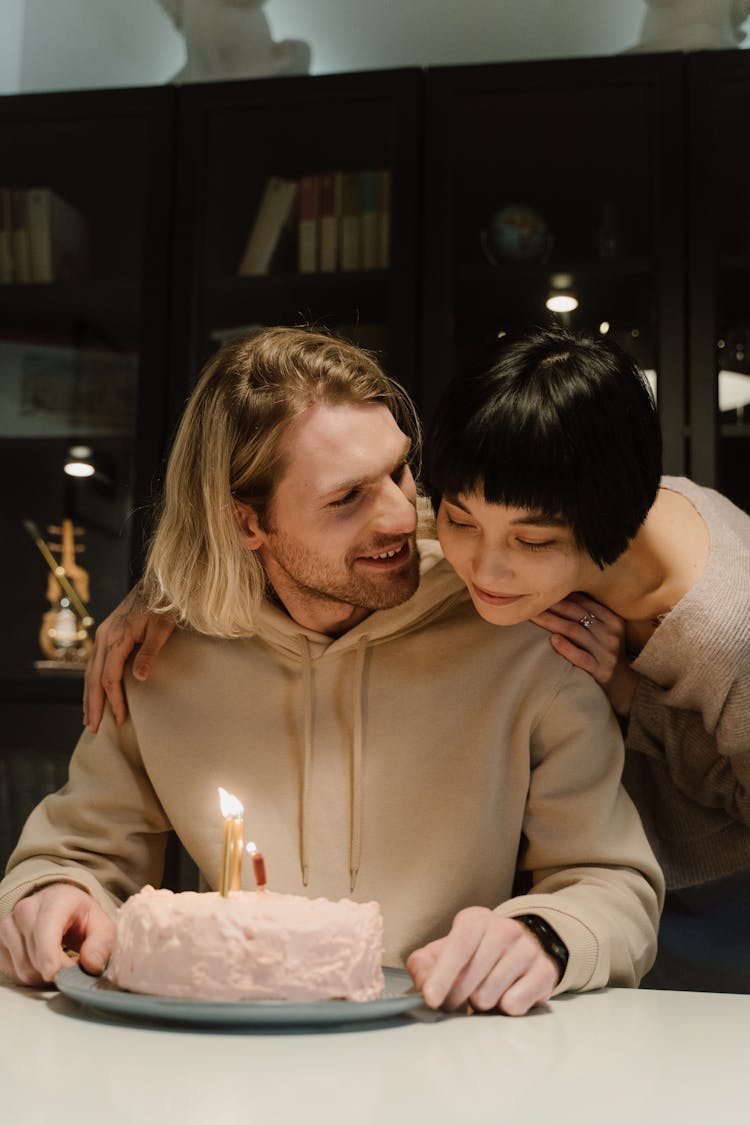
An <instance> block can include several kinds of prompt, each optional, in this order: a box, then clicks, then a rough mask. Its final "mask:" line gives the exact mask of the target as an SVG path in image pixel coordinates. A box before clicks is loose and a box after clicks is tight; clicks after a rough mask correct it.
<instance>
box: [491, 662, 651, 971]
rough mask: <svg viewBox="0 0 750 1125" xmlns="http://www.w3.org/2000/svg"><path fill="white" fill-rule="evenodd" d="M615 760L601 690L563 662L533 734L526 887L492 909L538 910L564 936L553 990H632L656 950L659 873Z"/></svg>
mask: <svg viewBox="0 0 750 1125" xmlns="http://www.w3.org/2000/svg"><path fill="white" fill-rule="evenodd" d="M623 757H624V752H623V744H622V737H621V735H620V731H619V727H618V724H617V721H616V719H615V717H614V715H613V713H612V711H611V709H610V707H609V704H608V702H607V700H606V698H605V696H604V694H603V692H601V690H600V689H599V688H598V687H597V686H596V685H595V684H594V682H593V681H592V680H591V679H590V678H589V677H588V676H587V675H586V674H585V673H582V672H580V671H578V670H577V669H573V668H571V669H570V670H569V674H567V675H566V677H565V678H564V681H563V686H562V687H561V689H560V690H559V691H558V692H557V694H556V695H555V697H554V699H553V700H552V702H551V703H550V705H549V706H548V707H547V709H546V711H545V712H544V713H543V715H542V717H541V719H540V720H539V722H538V723H537V725H536V727H535V730H534V733H533V740H532V770H531V779H530V785H529V794H528V801H527V811H526V817H525V820H524V835H523V840H522V847H521V852H520V855H519V870H521V871H523V872H526V873H527V877H528V878H529V880H530V884H531V886H530V889H529V892H528V894H525V895H523V896H517V897H515V898H512V899H510V900H508V901H507V902H505V903H503V904H502V906H500V907H499V908H498V911H499V912H500V913H501V914H503V915H506V916H513V915H518V914H525V913H535V914H539V915H540V916H541V917H543V918H544V919H545V920H546V921H547V922H548V923H549V924H550V925H551V926H552V927H553V928H554V929H555V930H556V931H557V933H558V934H559V935H560V937H561V938H562V939H563V941H564V942H565V944H566V945H567V947H568V951H569V955H570V956H569V960H568V965H567V969H566V971H565V974H564V976H563V977H562V979H561V980H560V981H559V983H558V985H557V987H556V989H555V992H556V993H559V992H565V991H570V990H585V989H592V988H601V987H604V986H606V985H617V986H621V987H635V986H637V985H638V983H639V982H640V979H641V977H642V976H643V975H644V974H645V973H646V972H647V971H648V969H649V968H650V967H651V965H652V963H653V960H654V957H655V954H656V935H657V929H658V922H659V913H660V910H661V906H662V902H663V894H664V880H663V877H662V873H661V870H660V868H659V866H658V864H657V862H656V859H655V857H654V855H653V852H652V851H651V848H650V847H649V844H648V842H647V840H646V836H645V833H644V831H643V827H642V825H641V822H640V818H639V816H638V814H637V812H636V810H635V806H634V805H633V803H632V802H631V800H630V798H629V797H628V796H627V794H626V793H625V790H624V789H623V787H622V785H621V774H622V766H623Z"/></svg>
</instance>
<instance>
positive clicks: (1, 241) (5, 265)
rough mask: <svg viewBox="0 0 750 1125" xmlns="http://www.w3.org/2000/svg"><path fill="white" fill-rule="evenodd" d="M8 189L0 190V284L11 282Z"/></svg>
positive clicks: (11, 239)
mask: <svg viewBox="0 0 750 1125" xmlns="http://www.w3.org/2000/svg"><path fill="white" fill-rule="evenodd" d="M10 197H11V192H10V189H9V188H0V283H2V284H5V283H6V282H8V281H12V280H13V252H12V246H13V225H12V219H11V207H10Z"/></svg>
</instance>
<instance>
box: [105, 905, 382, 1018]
mask: <svg viewBox="0 0 750 1125" xmlns="http://www.w3.org/2000/svg"><path fill="white" fill-rule="evenodd" d="M382 955H383V919H382V915H381V912H380V907H379V905H378V903H377V902H366V903H356V902H352V901H350V900H349V899H341V900H340V901H338V902H331V901H330V900H329V899H325V898H316V899H309V898H304V897H302V896H301V895H283V894H276V893H274V892H273V891H261V892H251V891H232V892H230V893H229V895H227V896H226V897H224V896H222V895H219V894H217V893H214V892H208V893H205V894H199V893H198V892H196V891H184V892H182V893H179V894H175V893H174V892H172V891H168V890H155V889H154V888H153V887H144V888H143V890H141V891H140V892H139V893H138V894H136V895H133V896H132V898H129V899H128V900H127V901H126V902H125V903H124V904H123V905H122V906H121V907H120V909H119V911H118V913H117V923H116V936H115V944H114V949H113V952H112V956H111V958H110V962H109V967H108V969H107V977H108V979H109V980H111V981H112V983H113V984H116V985H117V986H118V988H123V989H126V990H128V991H130V992H143V993H148V994H150V995H157V996H173V997H179V998H182V999H192V1000H302V1001H309V1000H333V999H343V1000H372V999H374V998H375V997H376V996H378V995H379V994H380V992H381V990H382V988H383V971H382V968H381V961H382Z"/></svg>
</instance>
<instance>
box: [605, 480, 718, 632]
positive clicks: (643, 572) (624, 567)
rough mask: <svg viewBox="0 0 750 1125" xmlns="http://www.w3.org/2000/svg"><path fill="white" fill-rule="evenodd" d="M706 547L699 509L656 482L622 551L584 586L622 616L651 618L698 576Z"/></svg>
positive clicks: (671, 603)
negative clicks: (644, 511)
mask: <svg viewBox="0 0 750 1125" xmlns="http://www.w3.org/2000/svg"><path fill="white" fill-rule="evenodd" d="M708 548H709V537H708V529H707V527H706V525H705V523H704V522H703V518H702V517H701V515H700V514H699V513H698V512H697V511H696V509H695V508H694V507H693V505H692V504H691V503H690V501H689V500H687V499H686V498H685V497H684V496H682V495H681V494H680V493H678V492H672V491H671V490H670V489H666V488H661V489H659V492H658V494H657V497H656V500H655V501H654V504H653V506H652V508H651V510H650V511H649V513H648V515H647V516H646V519H645V521H644V523H643V525H642V526H641V527H640V529H639V530H638V533H637V534H636V536H635V538H634V539H633V540H632V541H631V543H630V546H629V547H628V549H627V551H625V553H624V554H623V555H621V556H620V558H619V559H618V560H617V561H616V562H614V563H612V565H611V566H608V567H606V568H605V569H604V570H603V571H600V572H599V574H598V576H595V577H594V578H593V580H592V583H591V585H590V586H589V587H588V592H589V593H590V594H591V595H592V597H595V598H597V599H599V600H600V601H601V602H602V603H603V604H604V605H607V606H609V608H610V609H611V610H613V611H614V612H615V613H617V614H619V615H620V617H623V618H625V620H626V621H648V620H656V619H658V618H659V617H661V616H663V615H664V614H665V613H668V612H669V611H670V610H671V609H672V608H673V607H674V606H675V605H676V604H677V602H678V601H679V600H680V599H681V598H683V597H684V596H685V594H686V593H687V592H688V590H690V589H692V587H693V586H694V585H695V583H696V582H697V581H698V579H699V578H700V577H701V575H702V574H703V571H704V570H705V567H706V562H707V560H708Z"/></svg>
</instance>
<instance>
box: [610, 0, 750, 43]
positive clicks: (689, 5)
mask: <svg viewBox="0 0 750 1125" xmlns="http://www.w3.org/2000/svg"><path fill="white" fill-rule="evenodd" d="M644 3H645V4H646V7H647V9H648V11H647V12H646V15H645V16H644V18H643V24H642V26H641V37H640V39H639V41H638V43H637V44H636V45H635V47H632V48H631V50H633V51H702V50H721V49H722V48H732V47H738V46H739V44H740V43H742V42H743V40H744V38H745V33H744V31H743V25H744V23H745V21H746V20H747V18H748V15H750V0H644Z"/></svg>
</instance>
